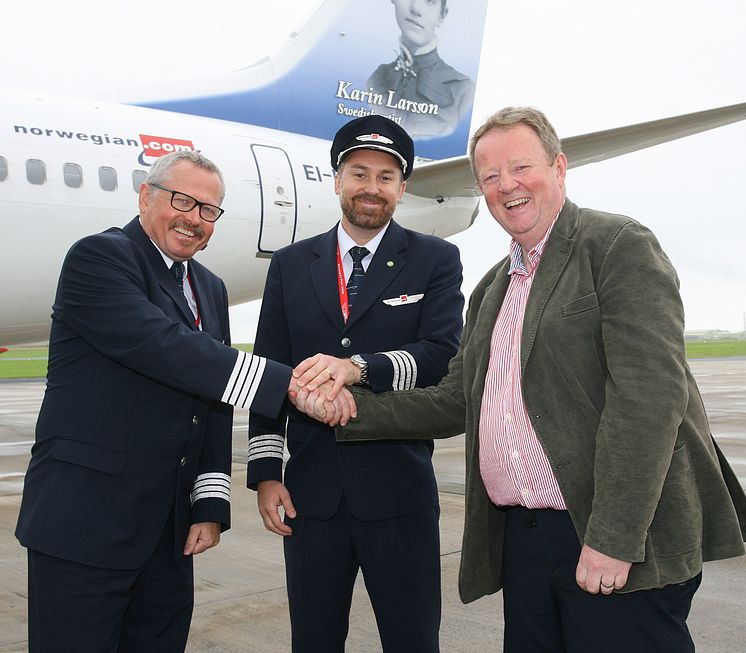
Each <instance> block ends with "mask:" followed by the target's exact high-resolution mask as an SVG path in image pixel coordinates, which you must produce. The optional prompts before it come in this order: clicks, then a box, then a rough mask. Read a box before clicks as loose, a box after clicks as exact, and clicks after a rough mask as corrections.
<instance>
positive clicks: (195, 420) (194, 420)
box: [192, 415, 199, 426]
mask: <svg viewBox="0 0 746 653" xmlns="http://www.w3.org/2000/svg"><path fill="white" fill-rule="evenodd" d="M192 424H194V425H195V426H197V424H199V417H197V416H196V415H195V416H194V417H192Z"/></svg>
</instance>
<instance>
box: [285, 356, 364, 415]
mask: <svg viewBox="0 0 746 653" xmlns="http://www.w3.org/2000/svg"><path fill="white" fill-rule="evenodd" d="M361 376H362V370H361V368H360V367H359V366H357V365H356V364H355V363H353V362H352V361H351V360H350V359H349V358H335V357H334V356H328V355H326V354H316V355H315V356H311V357H310V358H306V360H304V361H303V362H301V363H300V364H299V365H298V367H296V368H295V369H294V370H293V376H292V377H291V378H290V385H289V386H288V397H289V399H290V401H291V402H292V403H293V405H294V406H295V407H296V408H297V409H298V410H299V411H300V412H302V413H305V414H306V415H309V416H310V417H313V418H314V419H317V420H319V421H320V422H324V423H325V424H328V425H329V426H336V425H337V424H339V425H340V426H344V425H345V424H347V422H349V421H350V418H355V417H357V407H356V406H355V399H354V398H353V396H352V393H351V392H350V391H349V390H348V389H347V388H345V386H346V385H354V384H356V383H358V382H359V381H360V378H361Z"/></svg>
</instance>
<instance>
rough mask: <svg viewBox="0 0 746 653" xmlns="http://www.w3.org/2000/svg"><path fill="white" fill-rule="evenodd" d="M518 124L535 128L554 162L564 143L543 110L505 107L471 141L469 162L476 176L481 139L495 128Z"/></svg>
mask: <svg viewBox="0 0 746 653" xmlns="http://www.w3.org/2000/svg"><path fill="white" fill-rule="evenodd" d="M517 125H526V126H527V127H530V128H531V129H533V130H534V132H535V133H536V135H537V136H538V137H539V140H540V141H541V144H542V146H543V147H544V151H545V152H546V153H547V158H548V160H549V163H550V164H551V163H554V160H555V159H556V158H557V155H558V154H559V153H560V152H561V151H562V145H561V144H560V140H559V138H558V137H557V132H556V131H554V127H552V124H551V123H550V122H549V120H547V117H546V116H545V115H544V114H543V113H542V112H541V111H539V110H538V109H534V108H532V107H505V108H504V109H500V111H498V112H497V113H494V114H492V115H491V116H490V117H489V118H487V120H486V121H485V123H484V124H483V125H482V126H481V127H480V128H479V129H477V131H475V132H474V135H473V136H472V137H471V141H469V163H471V169H472V172H473V173H474V176H475V177H476V176H477V169H476V166H475V163H474V150H476V148H477V142H478V141H479V139H480V138H482V136H484V135H485V134H486V133H488V132H490V131H492V130H493V129H510V128H511V127H515V126H517Z"/></svg>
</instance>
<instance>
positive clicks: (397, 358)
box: [382, 350, 417, 390]
mask: <svg viewBox="0 0 746 653" xmlns="http://www.w3.org/2000/svg"><path fill="white" fill-rule="evenodd" d="M382 353H383V354H384V356H386V357H387V358H388V359H389V360H390V361H391V364H392V365H393V368H394V375H393V379H392V381H391V388H392V390H410V389H411V388H414V387H415V384H416V383H417V362H416V361H415V359H414V356H412V354H410V353H409V352H408V351H403V350H402V351H385V352H382Z"/></svg>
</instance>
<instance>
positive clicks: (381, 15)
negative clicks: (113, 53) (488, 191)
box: [130, 0, 487, 159]
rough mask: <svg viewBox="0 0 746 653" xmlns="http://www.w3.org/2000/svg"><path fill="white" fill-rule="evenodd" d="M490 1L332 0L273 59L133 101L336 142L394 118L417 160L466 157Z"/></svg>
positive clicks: (155, 90) (263, 60) (316, 11)
mask: <svg viewBox="0 0 746 653" xmlns="http://www.w3.org/2000/svg"><path fill="white" fill-rule="evenodd" d="M486 12H487V0H471V1H470V2H468V3H465V2H459V3H448V2H447V0H439V1H437V2H428V1H425V0H422V1H420V2H411V1H407V2H404V1H403V0H402V1H399V0H394V1H393V2H385V1H384V0H379V1H377V2H364V3H363V2H358V1H355V0H326V1H325V2H322V3H321V4H320V5H319V6H318V7H317V8H316V10H315V11H314V12H313V13H312V14H311V15H310V17H309V19H308V20H307V21H306V23H305V24H304V25H303V26H302V27H301V28H300V29H299V30H298V31H297V32H294V33H291V34H290V36H289V38H288V41H287V43H286V44H285V46H284V47H283V48H281V49H280V50H279V51H278V53H277V54H276V55H272V56H271V57H266V58H264V59H262V60H261V61H259V62H257V63H255V64H253V65H251V66H248V67H246V68H243V69H240V70H237V71H235V72H233V73H230V74H225V75H220V76H217V77H215V78H212V79H209V80H197V81H195V82H193V83H190V84H189V85H185V84H180V85H178V86H174V87H171V88H168V87H163V86H161V87H159V88H158V89H153V90H152V91H149V92H147V93H143V94H142V95H141V96H140V97H139V98H138V99H137V100H136V101H134V102H132V101H131V102H130V103H132V104H137V105H140V106H148V107H153V108H158V109H164V110H167V111H177V112H180V113H187V114H193V115H200V116H207V117H211V118H219V119H223V120H230V121H234V122H241V123H247V124H252V125H258V126H262V127H268V128H271V129H278V130H283V131H289V132H294V133H299V134H306V135H309V136H314V137H317V138H323V139H327V140H328V139H331V138H332V136H333V135H334V133H335V132H336V130H337V129H338V128H339V126H340V125H341V124H343V123H344V122H346V121H347V120H350V119H352V118H355V117H359V116H364V115H368V114H371V113H377V114H381V115H384V116H387V117H390V118H392V119H393V120H396V121H397V122H398V123H399V124H401V125H402V126H403V127H404V128H405V129H406V130H407V131H408V132H409V133H410V134H411V135H412V137H413V138H414V140H415V151H416V154H417V156H418V157H422V158H427V159H443V158H447V157H452V156H456V155H460V154H463V153H464V152H465V151H466V145H467V140H468V136H469V126H470V122H471V113H472V106H473V102H474V89H475V83H476V79H477V74H478V68H479V58H480V53H481V46H482V35H483V31H484V24H485V20H484V19H485V15H486Z"/></svg>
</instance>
